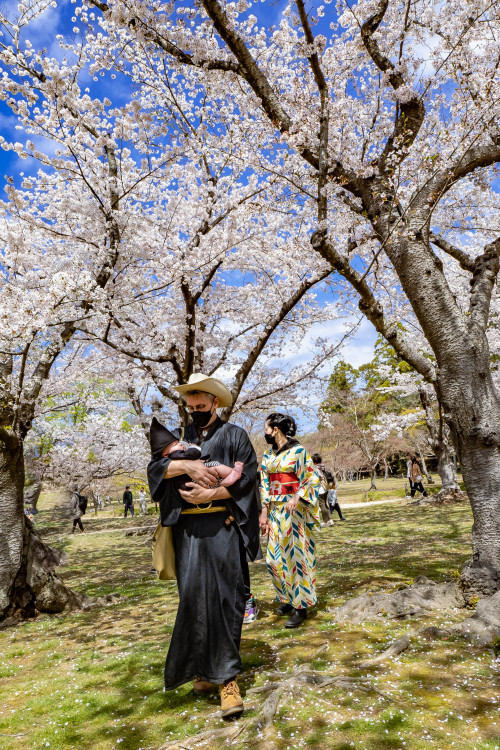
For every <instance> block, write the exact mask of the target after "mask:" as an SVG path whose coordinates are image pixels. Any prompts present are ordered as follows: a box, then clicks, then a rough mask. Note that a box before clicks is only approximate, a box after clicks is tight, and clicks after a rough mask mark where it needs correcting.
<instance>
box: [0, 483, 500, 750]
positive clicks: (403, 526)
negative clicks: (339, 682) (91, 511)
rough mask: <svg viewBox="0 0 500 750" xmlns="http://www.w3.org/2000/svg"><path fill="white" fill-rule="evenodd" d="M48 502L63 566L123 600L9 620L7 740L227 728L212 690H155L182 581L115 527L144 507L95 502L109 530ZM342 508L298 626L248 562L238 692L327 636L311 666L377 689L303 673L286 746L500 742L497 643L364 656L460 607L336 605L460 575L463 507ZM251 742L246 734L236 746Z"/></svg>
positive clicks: (1, 690)
mask: <svg viewBox="0 0 500 750" xmlns="http://www.w3.org/2000/svg"><path fill="white" fill-rule="evenodd" d="M390 481H391V480H390ZM351 489H359V488H357V487H356V488H352V487H351ZM361 489H362V488H361ZM362 491H363V492H364V490H362ZM360 494H361V493H360ZM55 502H56V499H55V498H54V496H45V497H43V498H42V502H41V508H42V513H41V514H40V515H39V516H38V518H37V523H38V524H39V526H40V527H42V528H44V529H45V534H46V539H47V540H48V541H50V542H51V543H53V544H54V545H55V546H64V548H65V550H66V552H67V555H68V560H67V563H66V565H65V566H63V567H62V568H61V575H62V577H63V578H64V580H65V581H66V582H67V583H68V585H70V586H72V587H73V588H74V589H76V590H78V591H85V592H86V593H88V594H91V595H102V594H107V593H112V592H118V593H120V599H119V601H118V602H117V603H116V604H113V605H110V606H108V607H103V608H100V609H97V610H91V611H87V612H76V613H68V614H62V615H58V616H48V615H44V616H40V617H38V618H37V619H35V620H34V621H31V622H27V623H25V624H23V625H21V626H20V627H18V628H16V629H8V630H5V631H2V632H0V665H1V666H0V678H1V679H0V748H2V749H3V748H5V749H6V750H7V748H8V750H11V748H15V750H41V749H42V748H48V747H50V748H52V750H63V749H64V750H67V749H70V748H71V749H72V748H75V749H76V748H78V750H146V749H147V750H149V749H151V750H155V749H156V748H159V747H160V746H161V745H162V744H163V743H165V742H166V741H168V740H169V739H179V740H182V739H184V738H186V737H188V736H190V735H191V734H195V733H196V732H197V731H200V730H202V729H207V728H210V727H216V728H217V727H222V726H224V724H223V722H222V720H220V719H219V718H218V716H217V714H216V713H215V712H216V711H217V707H218V700H217V695H213V696H210V697H209V698H200V697H195V696H194V695H193V693H192V690H191V686H190V685H185V686H183V687H182V688H180V689H178V690H176V691H173V692H169V693H164V692H163V690H162V670H163V664H164V659H165V655H166V652H167V648H168V641H169V636H170V633H171V631H172V627H173V623H174V618H175V611H176V603H177V598H176V587H175V583H172V582H168V583H160V582H158V581H156V580H155V578H154V577H153V576H151V575H150V573H149V570H150V552H149V549H148V547H147V546H146V545H145V537H125V536H124V534H123V533H120V529H125V528H126V527H130V526H133V525H137V524H136V520H137V519H127V520H124V519H117V518H113V517H111V516H109V515H108V517H107V518H106V515H105V514H104V515H101V514H100V515H99V517H98V518H97V519H96V520H95V521H94V522H92V518H90V519H89V520H88V527H89V529H90V528H91V527H92V525H93V523H94V524H95V526H96V527H97V526H98V527H99V529H100V530H102V528H106V527H108V528H109V531H108V533H103V534H90V533H89V534H84V535H74V536H70V535H68V527H69V524H68V522H67V521H66V520H65V519H64V518H63V517H62V516H61V514H59V515H58V513H57V509H54V503H55ZM346 517H347V522H346V523H343V524H342V523H336V524H335V526H334V527H333V528H327V529H323V530H322V531H321V532H320V533H319V536H318V591H319V602H318V605H317V607H316V608H315V613H314V615H313V616H312V617H311V618H310V619H309V620H308V621H307V623H306V625H305V626H303V627H301V628H300V629H298V630H295V631H288V630H286V629H285V628H284V627H283V620H282V619H280V618H277V617H276V616H275V614H274V609H275V604H274V602H273V601H272V593H271V585H270V581H269V578H268V575H267V572H266V568H265V565H264V563H262V562H259V563H257V564H255V565H253V566H251V574H252V584H253V589H254V592H255V594H256V596H257V599H258V601H259V605H260V607H261V614H260V617H259V619H258V620H257V622H255V623H253V624H251V625H249V626H247V627H246V628H245V629H244V632H243V639H242V656H243V661H244V665H245V670H244V672H243V673H242V675H241V678H240V684H241V687H242V690H243V692H245V691H246V690H248V689H249V688H251V687H255V686H259V685H261V684H263V683H264V682H265V680H266V676H265V672H270V671H276V670H282V671H292V670H293V669H294V668H296V667H297V666H298V665H300V664H302V663H305V662H310V661H311V660H313V659H314V655H315V653H316V652H317V651H318V649H319V647H320V646H321V645H322V644H324V643H327V644H328V650H327V651H325V652H322V653H321V654H320V655H319V656H318V657H317V658H316V659H315V660H314V661H313V665H314V667H315V668H316V669H319V670H326V671H329V672H332V673H334V674H343V675H347V676H349V677H353V678H359V677H369V678H371V679H373V680H374V681H375V684H376V687H377V690H378V691H379V692H374V691H369V692H363V691H361V690H345V689H339V688H338V687H332V688H330V687H326V688H323V689H321V690H318V689H316V688H314V689H309V688H307V687H304V688H303V689H301V690H300V691H298V692H296V693H295V694H293V695H291V694H286V695H283V699H282V702H281V708H280V711H279V715H278V717H277V720H276V732H277V734H276V739H277V743H278V748H279V750H287V748H290V750H292V748H293V749H295V748H298V747H303V748H318V749H319V748H323V747H324V748H332V749H335V750H341V748H345V749H347V748H349V750H352V748H353V747H354V748H356V749H357V750H362V749H363V748H367V750H378V749H379V748H380V750H383V749H386V748H387V749H390V748H400V750H408V749H410V750H424V749H425V750H428V749H432V750H437V748H441V750H448V749H449V748H451V747H453V748H469V749H470V750H473V749H474V750H475V749H476V748H477V750H494V748H500V718H499V717H498V702H496V703H495V702H494V701H498V694H499V691H498V683H499V677H498V662H496V661H495V657H494V654H493V651H492V650H484V649H483V650H480V649H478V648H475V647H473V646H471V645H470V644H468V643H466V642H465V641H462V640H459V639H454V638H450V639H448V640H442V641H439V642H437V643H430V642H428V641H425V640H421V639H419V638H417V637H415V638H414V639H413V641H412V645H411V647H410V649H408V650H407V651H406V652H404V653H403V654H401V655H400V656H399V657H397V658H396V659H394V660H392V661H389V662H385V663H382V664H380V665H378V666H375V667H371V668H370V669H362V668H361V666H360V664H361V662H363V661H364V660H366V659H368V658H371V657H373V656H375V655H376V654H378V653H380V652H381V651H382V650H383V649H384V648H386V647H387V645H388V644H389V643H390V642H391V641H392V640H394V639H395V638H397V637H398V636H400V635H401V634H403V633H405V632H410V633H412V632H416V631H417V630H418V629H419V628H421V627H423V626H424V625H438V626H444V625H446V624H447V623H449V622H454V621H456V620H458V619H461V618H463V616H464V615H463V613H459V612H451V613H436V614H435V615H433V616H432V617H431V616H429V617H426V618H424V619H419V620H416V621H412V620H409V621H395V620H389V621H381V622H376V623H375V622H373V623H364V624H362V625H345V624H342V625H339V624H337V623H336V622H335V619H334V614H333V609H334V607H336V606H338V605H339V604H341V603H342V602H344V601H345V600H346V599H347V598H348V597H351V596H355V595H357V594H359V593H363V592H370V591H372V592H374V591H392V590H394V589H395V588H397V586H398V585H401V584H403V583H409V582H411V581H412V580H413V579H414V578H415V577H416V576H417V575H422V574H424V575H427V576H428V577H429V578H432V579H434V580H436V581H444V580H447V579H450V578H451V577H452V576H453V575H456V570H457V569H459V568H460V567H461V566H462V565H463V563H464V562H465V560H466V559H467V557H468V556H469V546H470V527H471V523H472V518H471V514H470V509H469V508H468V506H466V505H460V506H448V507H445V508H443V507H440V508H439V507H438V508H433V507H412V506H407V505H405V504H404V503H395V504H391V505H378V506H375V507H373V508H370V506H369V504H368V505H367V506H365V507H360V508H351V509H349V508H348V505H346ZM214 713H215V716H214ZM249 713H250V715H252V712H249ZM207 717H210V718H207ZM256 742H257V738H256V737H255V736H251V735H250V736H249V735H248V734H245V733H244V734H242V735H241V738H239V739H238V740H236V742H235V744H233V745H231V747H234V748H251V747H257V744H256ZM212 747H215V745H213V744H212ZM217 747H219V745H217Z"/></svg>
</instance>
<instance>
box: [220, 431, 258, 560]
mask: <svg viewBox="0 0 500 750" xmlns="http://www.w3.org/2000/svg"><path fill="white" fill-rule="evenodd" d="M232 440H233V441H234V444H233V446H232V448H233V451H232V453H233V459H234V461H242V462H243V464H244V465H243V472H242V474H241V479H238V481H237V482H235V483H234V484H232V485H231V486H230V487H226V489H227V491H228V492H229V494H230V496H231V497H230V498H228V500H227V501H226V502H227V504H228V506H229V507H230V509H231V511H232V513H233V515H234V518H235V520H236V523H237V524H238V527H239V529H240V532H241V533H242V536H243V540H244V543H245V547H246V549H247V552H248V554H249V558H250V559H251V560H254V559H255V558H256V557H257V556H258V554H259V552H260V543H259V511H258V505H257V456H256V455H255V451H254V449H253V446H252V443H251V442H250V438H249V437H248V435H247V433H246V432H245V431H244V430H242V429H241V428H236V429H235V431H234V434H233V436H232Z"/></svg>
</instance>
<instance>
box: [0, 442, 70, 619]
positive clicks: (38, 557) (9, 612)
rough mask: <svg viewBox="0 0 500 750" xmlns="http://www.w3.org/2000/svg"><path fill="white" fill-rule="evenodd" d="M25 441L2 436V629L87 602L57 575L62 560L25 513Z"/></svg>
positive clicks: (0, 484) (0, 574) (0, 607)
mask: <svg viewBox="0 0 500 750" xmlns="http://www.w3.org/2000/svg"><path fill="white" fill-rule="evenodd" d="M23 489H24V460H23V444H22V440H21V439H20V438H18V437H17V436H16V435H14V434H13V433H12V432H10V431H7V430H5V431H3V433H2V439H1V440H0V517H1V519H2V525H1V528H0V621H1V622H2V624H3V625H6V624H10V623H14V622H16V621H17V620H20V619H23V618H27V617H34V616H35V614H36V612H37V611H39V612H61V611H62V610H63V609H65V608H66V607H67V606H70V607H80V606H82V604H83V601H84V598H83V597H80V596H79V595H77V594H75V593H74V592H73V591H71V590H70V589H68V588H66V586H65V585H64V584H63V583H62V581H61V580H60V579H59V578H57V576H56V575H54V573H53V570H54V569H55V568H56V567H57V565H59V563H60V562H61V558H62V555H61V553H60V552H58V551H57V550H54V549H52V548H51V547H49V546H48V545H46V544H44V543H43V542H42V541H41V539H40V538H39V537H38V536H37V534H36V532H35V531H34V529H33V526H32V524H31V522H30V521H29V520H28V519H27V518H26V516H25V514H24V509H23Z"/></svg>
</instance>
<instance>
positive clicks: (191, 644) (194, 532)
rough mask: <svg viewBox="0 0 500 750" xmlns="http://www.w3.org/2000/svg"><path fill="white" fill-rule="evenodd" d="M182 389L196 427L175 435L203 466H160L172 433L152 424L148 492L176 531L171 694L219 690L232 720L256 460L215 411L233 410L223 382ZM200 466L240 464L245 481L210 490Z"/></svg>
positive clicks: (193, 381)
mask: <svg viewBox="0 0 500 750" xmlns="http://www.w3.org/2000/svg"><path fill="white" fill-rule="evenodd" d="M176 390H177V391H179V393H181V395H182V396H183V398H184V399H185V401H186V406H187V409H188V411H189V412H190V413H191V418H192V423H191V424H189V425H188V426H187V427H186V428H184V430H175V431H174V433H173V434H175V436H176V437H181V438H182V439H183V440H185V441H187V442H188V443H196V444H198V445H199V446H200V448H201V451H202V453H201V459H200V460H198V461H183V460H172V459H170V458H169V457H168V456H165V457H163V456H162V449H163V448H164V447H165V445H166V444H167V442H170V441H171V435H172V433H170V432H169V431H168V430H166V428H164V427H162V426H161V425H159V424H158V423H157V422H156V421H155V423H154V424H153V425H152V429H151V434H150V441H151V452H152V454H153V460H152V461H151V463H150V464H149V466H148V479H149V486H150V490H151V495H152V497H153V499H154V500H155V501H156V500H158V501H159V503H160V520H161V524H162V525H163V526H172V532H173V540H174V546H175V558H176V559H175V565H176V574H177V585H178V589H179V609H178V611H177V617H176V621H175V626H174V631H173V634H172V639H171V641H170V648H169V651H168V654H167V660H166V663H165V689H166V690H172V689H173V688H175V687H177V686H178V685H182V684H183V683H185V682H188V681H189V680H193V681H194V690H195V692H196V693H199V694H201V693H205V692H208V691H210V690H213V689H214V687H215V686H216V685H218V686H219V690H220V694H221V708H222V715H223V716H230V715H232V714H236V713H240V712H241V711H242V710H243V701H242V699H241V696H240V692H239V688H238V685H237V683H236V676H237V674H238V673H239V672H240V671H241V658H240V654H239V647H240V638H241V628H242V624H243V616H244V611H245V600H246V593H245V579H247V580H248V562H247V561H248V559H250V560H254V559H255V557H256V556H257V554H258V552H259V549H260V548H259V524H258V507H257V494H256V474H257V459H256V456H255V451H254V449H253V447H252V445H251V443H250V440H249V438H248V435H247V433H246V432H245V430H243V429H242V428H241V427H238V426H236V425H234V424H231V423H229V422H223V421H222V420H221V419H220V418H219V417H218V415H217V408H219V407H226V406H229V405H230V404H231V403H232V396H231V393H230V391H229V390H228V389H227V388H226V387H225V386H224V385H223V383H221V382H220V381H219V380H216V379H215V378H210V377H206V376H205V375H202V374H194V375H192V376H191V377H190V379H189V382H188V383H187V384H186V385H183V386H179V387H177V388H176ZM162 430H163V431H164V432H163V433H162ZM204 457H206V458H208V457H210V459H211V460H213V461H219V462H220V463H222V464H225V465H226V466H234V464H235V462H236V461H241V462H242V463H243V471H242V475H241V479H239V480H238V481H237V482H235V483H234V484H233V485H231V486H230V487H227V488H226V487H217V488H215V489H214V488H211V487H210V485H215V484H216V482H217V476H216V473H215V470H214V469H213V468H209V467H207V466H205V464H204V463H203V458H204ZM186 474H187V475H188V476H187V477H184V476H183V475H186ZM176 477H183V479H184V480H185V481H186V489H185V490H183V489H177V487H180V485H181V484H183V482H181V481H179V479H177V480H176V481H173V480H174V479H175V478H176Z"/></svg>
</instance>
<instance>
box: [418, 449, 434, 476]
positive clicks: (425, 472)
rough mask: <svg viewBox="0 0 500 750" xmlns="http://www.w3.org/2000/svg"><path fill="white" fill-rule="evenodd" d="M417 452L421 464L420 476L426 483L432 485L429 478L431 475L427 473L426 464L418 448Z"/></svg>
mask: <svg viewBox="0 0 500 750" xmlns="http://www.w3.org/2000/svg"><path fill="white" fill-rule="evenodd" d="M417 450H418V455H419V456H420V461H421V463H422V474H423V475H424V477H425V478H426V479H427V481H428V482H429V484H434V480H433V478H432V477H431V475H430V474H429V472H428V471H427V464H426V463H425V455H424V454H423V452H422V451H421V450H420V448H418V449H417Z"/></svg>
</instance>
